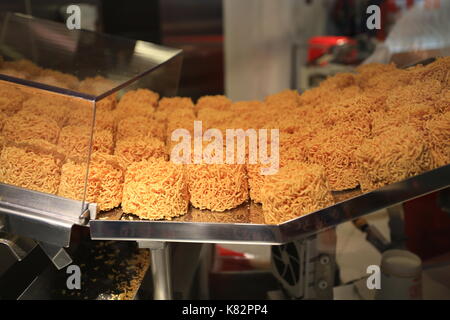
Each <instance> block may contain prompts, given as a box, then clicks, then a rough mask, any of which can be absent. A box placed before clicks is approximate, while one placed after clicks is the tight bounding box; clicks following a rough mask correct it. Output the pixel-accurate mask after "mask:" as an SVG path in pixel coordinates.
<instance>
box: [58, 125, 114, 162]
mask: <svg viewBox="0 0 450 320" xmlns="http://www.w3.org/2000/svg"><path fill="white" fill-rule="evenodd" d="M90 142H91V128H90V127H88V126H67V127H64V128H62V129H61V134H60V136H59V140H58V146H59V147H60V148H61V150H64V154H65V155H66V156H67V157H69V158H72V157H76V158H82V159H86V158H87V157H88V155H89V148H90ZM113 150H114V140H113V134H112V132H111V131H109V130H97V131H94V137H93V142H92V152H96V151H99V152H102V153H106V154H112V153H113Z"/></svg>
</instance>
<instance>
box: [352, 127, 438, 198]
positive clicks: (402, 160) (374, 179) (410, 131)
mask: <svg viewBox="0 0 450 320" xmlns="http://www.w3.org/2000/svg"><path fill="white" fill-rule="evenodd" d="M355 155H356V159H357V161H358V164H359V169H360V178H359V182H360V185H361V189H362V190H363V191H369V190H373V189H377V188H380V187H382V186H384V185H387V184H391V183H394V182H397V181H401V180H404V179H406V178H409V177H411V176H414V175H417V174H420V173H422V172H424V171H426V170H430V169H431V168H432V167H433V160H432V157H431V154H430V151H429V149H428V147H427V146H426V143H425V139H424V136H423V135H422V134H421V133H420V132H419V131H417V130H416V129H415V128H414V127H412V126H410V125H403V126H398V127H391V128H390V129H389V130H386V131H384V132H383V133H382V134H380V135H379V136H376V137H374V138H373V139H365V140H364V142H363V143H362V144H361V146H360V147H359V149H358V150H357V152H356V153H355Z"/></svg>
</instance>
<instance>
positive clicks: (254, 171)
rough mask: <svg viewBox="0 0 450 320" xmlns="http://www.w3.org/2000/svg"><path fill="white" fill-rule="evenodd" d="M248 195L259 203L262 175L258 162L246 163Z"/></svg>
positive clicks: (262, 181)
mask: <svg viewBox="0 0 450 320" xmlns="http://www.w3.org/2000/svg"><path fill="white" fill-rule="evenodd" d="M246 170H247V176H248V186H249V195H250V199H252V200H253V201H254V202H256V203H261V201H262V200H261V189H262V187H263V185H264V177H265V176H264V175H262V174H261V171H260V170H261V165H260V164H246Z"/></svg>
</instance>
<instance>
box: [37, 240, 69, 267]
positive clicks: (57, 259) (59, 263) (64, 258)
mask: <svg viewBox="0 0 450 320" xmlns="http://www.w3.org/2000/svg"><path fill="white" fill-rule="evenodd" d="M39 246H40V247H41V249H42V250H43V251H44V252H45V254H46V255H47V257H49V259H50V260H51V261H52V262H53V264H54V265H55V267H56V268H57V269H58V270H61V269H62V268H64V267H67V266H68V265H69V264H71V263H72V258H71V257H70V256H69V254H68V253H67V251H66V250H64V248H61V247H58V246H55V245H52V244H48V243H43V242H39Z"/></svg>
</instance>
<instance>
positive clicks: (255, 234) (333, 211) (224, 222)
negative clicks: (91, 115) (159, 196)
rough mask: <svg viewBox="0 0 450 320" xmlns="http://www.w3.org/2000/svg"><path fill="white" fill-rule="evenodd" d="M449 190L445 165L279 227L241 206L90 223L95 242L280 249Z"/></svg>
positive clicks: (341, 197)
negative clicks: (175, 216) (243, 245)
mask: <svg viewBox="0 0 450 320" xmlns="http://www.w3.org/2000/svg"><path fill="white" fill-rule="evenodd" d="M449 186H450V165H446V166H444V167H440V168H438V169H435V170H432V171H428V172H425V173H423V174H420V175H418V176H414V177H412V178H409V179H406V180H404V181H401V182H397V183H394V184H391V185H388V186H385V187H383V188H380V189H377V190H375V191H371V192H368V193H364V194H362V193H361V191H360V190H359V189H355V190H351V191H345V192H336V193H334V197H335V202H336V203H335V204H334V205H332V206H330V207H327V208H324V209H321V210H318V211H316V212H311V213H309V214H307V215H304V216H301V217H298V218H296V219H293V220H290V221H287V222H284V223H282V224H279V225H265V224H264V222H263V216H262V210H261V206H260V205H256V204H254V203H246V204H243V205H241V206H240V207H238V208H235V209H233V210H229V211H227V212H221V213H219V212H211V211H207V210H204V211H201V210H197V209H193V208H191V209H190V211H189V212H188V214H187V215H186V216H183V217H181V218H178V219H175V220H173V221H145V220H139V218H137V217H134V216H132V215H127V214H124V213H123V212H122V211H121V209H115V210H112V211H109V212H103V213H100V214H99V215H97V218H96V219H95V220H92V221H91V222H90V227H91V237H92V239H97V240H107V239H109V240H132V241H133V240H135V241H168V242H201V243H251V244H282V243H286V242H290V241H293V240H295V239H299V238H302V237H305V236H308V235H311V234H314V233H317V232H320V231H322V230H325V229H327V228H330V227H333V226H336V225H338V224H341V223H343V222H346V221H348V220H352V219H355V218H357V217H360V216H363V215H367V214H370V213H372V212H375V211H377V210H380V209H383V208H387V207H390V206H393V205H396V204H399V203H402V202H405V201H407V200H411V199H413V198H417V197H420V196H423V195H425V194H428V193H431V192H434V191H438V190H441V189H445V188H447V187H449Z"/></svg>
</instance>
